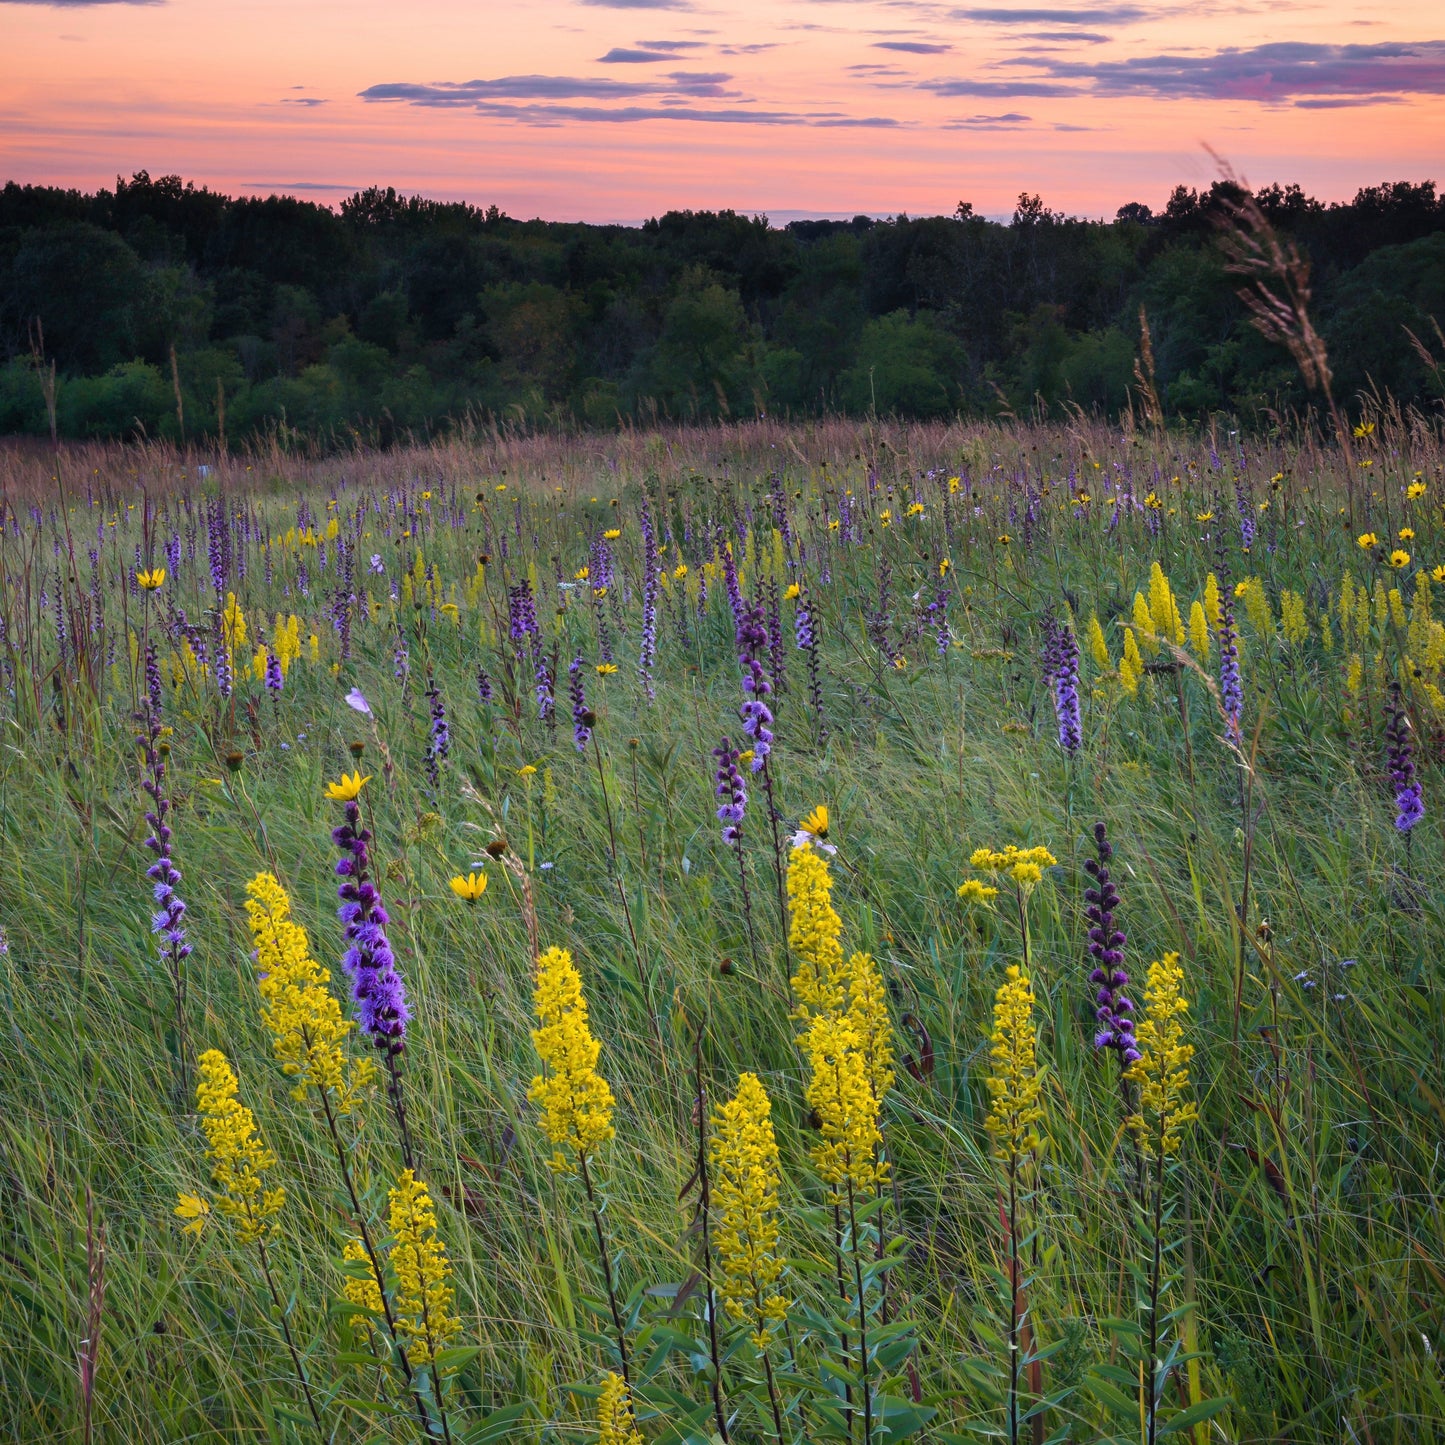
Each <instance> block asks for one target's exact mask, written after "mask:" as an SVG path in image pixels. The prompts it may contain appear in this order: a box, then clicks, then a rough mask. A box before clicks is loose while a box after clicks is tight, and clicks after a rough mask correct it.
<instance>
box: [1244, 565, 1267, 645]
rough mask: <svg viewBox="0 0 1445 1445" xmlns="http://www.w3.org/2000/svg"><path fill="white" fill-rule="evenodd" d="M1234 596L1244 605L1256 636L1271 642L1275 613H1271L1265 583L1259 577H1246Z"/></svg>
mask: <svg viewBox="0 0 1445 1445" xmlns="http://www.w3.org/2000/svg"><path fill="white" fill-rule="evenodd" d="M1234 595H1235V596H1236V597H1238V598H1239V599H1240V600H1241V601H1242V602H1243V603H1244V613H1245V616H1246V617H1248V618H1249V625H1250V627H1252V628H1253V629H1254V634H1255V636H1256V637H1258V638H1260V639H1261V641H1265V642H1268V641H1270V640H1271V639H1272V638H1273V637H1274V613H1273V612H1271V611H1270V607H1269V598H1268V596H1266V594H1265V590H1264V583H1263V582H1261V581H1260V580H1259V578H1258V577H1246V578H1245V579H1244V581H1243V582H1239V583H1237V584H1236V585H1235V588H1234Z"/></svg>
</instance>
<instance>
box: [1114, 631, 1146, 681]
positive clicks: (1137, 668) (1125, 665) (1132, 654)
mask: <svg viewBox="0 0 1445 1445" xmlns="http://www.w3.org/2000/svg"><path fill="white" fill-rule="evenodd" d="M1143 678H1144V658H1143V657H1142V656H1141V654H1140V652H1139V644H1138V642H1137V641H1136V640H1135V637H1134V629H1133V628H1132V627H1126V628H1125V629H1124V655H1123V657H1121V658H1120V659H1119V681H1120V683H1121V684H1122V685H1123V688H1124V691H1125V692H1127V693H1128V694H1129V696H1130V697H1133V695H1134V694H1135V693H1136V692H1138V691H1139V684H1140V682H1141V681H1143Z"/></svg>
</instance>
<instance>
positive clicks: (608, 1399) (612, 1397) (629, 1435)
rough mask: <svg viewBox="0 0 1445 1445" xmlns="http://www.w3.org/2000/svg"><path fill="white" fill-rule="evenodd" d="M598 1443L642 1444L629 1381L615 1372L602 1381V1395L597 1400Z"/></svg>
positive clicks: (600, 1444) (617, 1444)
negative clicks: (633, 1409)
mask: <svg viewBox="0 0 1445 1445" xmlns="http://www.w3.org/2000/svg"><path fill="white" fill-rule="evenodd" d="M597 1445H642V1436H641V1435H640V1434H639V1433H638V1430H637V1418H636V1417H635V1416H634V1415H633V1413H632V1396H631V1395H630V1394H629V1393H628V1390H627V1382H626V1380H624V1379H623V1378H622V1376H621V1375H618V1374H615V1373H613V1374H609V1375H608V1376H607V1378H606V1379H605V1380H603V1382H602V1396H601V1398H600V1399H599V1400H598V1402H597Z"/></svg>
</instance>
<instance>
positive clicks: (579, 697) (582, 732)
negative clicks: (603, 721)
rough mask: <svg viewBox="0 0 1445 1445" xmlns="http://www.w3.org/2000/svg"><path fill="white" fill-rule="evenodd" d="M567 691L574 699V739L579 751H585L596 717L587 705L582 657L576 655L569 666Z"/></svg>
mask: <svg viewBox="0 0 1445 1445" xmlns="http://www.w3.org/2000/svg"><path fill="white" fill-rule="evenodd" d="M567 693H568V696H570V697H571V699H572V741H573V742H574V743H576V744H577V751H578V752H579V753H585V752H586V751H587V743H588V740H589V739H590V738H591V737H592V724H593V722H595V721H596V718H595V717H594V715H593V713H592V711H591V709H589V708H588V706H587V690H586V688H585V687H584V686H583V681H582V659H581V658H580V657H574V658H573V659H572V662H571V665H570V666H569V667H568V668H567Z"/></svg>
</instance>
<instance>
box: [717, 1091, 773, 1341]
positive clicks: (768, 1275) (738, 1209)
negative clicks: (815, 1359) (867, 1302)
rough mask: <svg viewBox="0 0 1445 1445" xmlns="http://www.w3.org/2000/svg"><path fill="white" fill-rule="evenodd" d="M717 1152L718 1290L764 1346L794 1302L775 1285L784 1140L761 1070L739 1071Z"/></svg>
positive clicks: (722, 1110) (720, 1116)
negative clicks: (781, 1145)
mask: <svg viewBox="0 0 1445 1445" xmlns="http://www.w3.org/2000/svg"><path fill="white" fill-rule="evenodd" d="M711 1153H712V1168H713V1180H712V1192H713V1202H714V1204H715V1206H716V1209H717V1224H716V1225H715V1227H714V1229H713V1236H712V1240H713V1245H714V1247H715V1248H716V1250H717V1258H718V1267H719V1270H720V1272H721V1275H722V1278H721V1280H720V1281H719V1282H718V1294H719V1295H720V1296H721V1298H722V1302H723V1307H724V1308H725V1309H726V1310H727V1312H728V1313H729V1314H730V1315H732V1316H733V1317H734V1318H735V1319H740V1320H742V1321H744V1322H745V1323H746V1324H747V1325H749V1326H750V1327H751V1330H752V1341H753V1345H754V1346H755V1347H756V1348H757V1349H758V1350H759V1351H765V1350H766V1349H767V1348H768V1346H769V1345H770V1344H771V1343H772V1339H773V1331H774V1330H775V1329H776V1328H777V1327H778V1326H779V1325H780V1324H782V1322H783V1321H784V1320H785V1319H786V1318H787V1315H788V1305H789V1301H788V1299H787V1298H786V1297H785V1296H784V1295H783V1294H782V1293H781V1292H780V1291H779V1290H778V1287H777V1286H778V1280H779V1279H780V1278H781V1276H782V1272H783V1264H782V1261H781V1260H780V1259H779V1258H778V1239H779V1233H780V1231H779V1227H778V1186H779V1183H780V1182H781V1173H780V1170H779V1166H778V1143H777V1139H776V1138H775V1137H774V1134H773V1120H772V1104H771V1102H770V1101H769V1099H768V1094H767V1090H766V1089H764V1088H763V1086H762V1084H761V1082H760V1081H759V1080H758V1077H757V1075H756V1074H741V1075H739V1077H738V1091H737V1093H736V1094H735V1095H734V1096H733V1097H732V1098H731V1099H729V1100H728V1101H727V1103H725V1104H723V1105H721V1106H720V1107H719V1108H718V1110H717V1113H716V1115H715V1117H714V1120H713V1136H712V1142H711Z"/></svg>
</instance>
